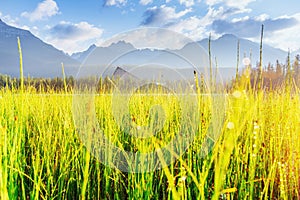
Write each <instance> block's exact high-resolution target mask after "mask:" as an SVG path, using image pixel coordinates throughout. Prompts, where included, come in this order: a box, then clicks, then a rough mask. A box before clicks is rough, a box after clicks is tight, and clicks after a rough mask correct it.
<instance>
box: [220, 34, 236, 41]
mask: <svg viewBox="0 0 300 200" xmlns="http://www.w3.org/2000/svg"><path fill="white" fill-rule="evenodd" d="M219 39H235V40H236V39H238V37H237V36H235V35H234V34H231V33H227V34H224V35H222V36H221V37H219Z"/></svg>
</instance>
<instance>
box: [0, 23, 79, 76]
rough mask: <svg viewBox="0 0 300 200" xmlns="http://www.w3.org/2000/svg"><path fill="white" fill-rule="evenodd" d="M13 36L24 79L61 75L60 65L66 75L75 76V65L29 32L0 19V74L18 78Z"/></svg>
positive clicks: (71, 60) (77, 63) (17, 63)
mask: <svg viewBox="0 0 300 200" xmlns="http://www.w3.org/2000/svg"><path fill="white" fill-rule="evenodd" d="M17 37H19V38H20V40H21V47H22V53H23V66H24V76H28V75H30V76H31V77H56V76H61V75H62V71H61V63H64V65H65V72H66V74H67V75H72V74H75V73H76V71H77V70H76V69H75V67H78V66H79V62H78V61H77V60H74V59H72V58H70V57H69V56H68V55H66V54H65V53H64V52H62V51H60V50H58V49H56V48H55V47H53V46H52V45H49V44H46V43H45V42H43V41H42V40H40V39H39V38H37V37H36V36H34V35H33V34H32V33H31V32H30V31H27V30H23V29H20V28H15V27H13V26H9V25H7V24H6V23H4V22H3V21H2V20H1V19H0V73H1V74H7V75H10V76H13V77H18V76H19V53H18V46H17Z"/></svg>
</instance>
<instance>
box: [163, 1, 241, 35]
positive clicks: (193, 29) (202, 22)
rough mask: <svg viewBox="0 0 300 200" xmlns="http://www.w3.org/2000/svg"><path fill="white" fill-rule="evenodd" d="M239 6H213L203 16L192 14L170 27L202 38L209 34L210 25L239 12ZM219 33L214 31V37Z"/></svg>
mask: <svg viewBox="0 0 300 200" xmlns="http://www.w3.org/2000/svg"><path fill="white" fill-rule="evenodd" d="M239 12H240V9H238V8H227V9H225V8H224V7H222V6H221V7H219V8H217V9H215V8H213V7H209V8H208V12H207V13H206V15H205V16H203V17H198V16H192V17H189V18H186V19H182V20H180V21H179V22H178V23H174V24H172V25H170V26H168V28H170V29H171V30H174V31H176V32H180V33H183V34H185V35H186V36H187V37H190V38H191V39H193V40H200V39H203V38H205V37H207V36H208V35H209V29H210V26H211V25H212V24H213V22H214V21H215V20H224V19H226V18H228V17H229V16H232V15H234V14H236V13H239ZM218 36H219V34H216V33H214V32H212V37H213V38H215V37H218Z"/></svg>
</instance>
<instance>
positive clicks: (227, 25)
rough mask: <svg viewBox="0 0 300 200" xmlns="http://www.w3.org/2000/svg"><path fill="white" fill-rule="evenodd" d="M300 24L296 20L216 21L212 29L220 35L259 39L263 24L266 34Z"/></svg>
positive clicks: (246, 19) (251, 19) (248, 19)
mask: <svg viewBox="0 0 300 200" xmlns="http://www.w3.org/2000/svg"><path fill="white" fill-rule="evenodd" d="M298 23H299V22H298V21H297V20H296V19H295V18H288V17H283V18H277V19H269V18H268V19H263V20H259V19H255V18H245V19H240V20H234V21H228V20H215V21H214V22H213V24H212V29H213V30H214V31H215V32H216V33H218V34H223V33H231V34H236V35H238V36H239V37H247V38H250V37H257V36H259V34H260V26H261V25H262V24H264V25H265V27H266V29H265V30H266V33H268V32H274V31H277V30H282V29H286V28H289V27H292V26H294V25H296V24H298Z"/></svg>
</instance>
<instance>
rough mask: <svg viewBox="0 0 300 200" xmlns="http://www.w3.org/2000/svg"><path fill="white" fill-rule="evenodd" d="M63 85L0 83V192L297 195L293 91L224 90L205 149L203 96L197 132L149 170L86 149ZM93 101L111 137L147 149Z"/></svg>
mask: <svg viewBox="0 0 300 200" xmlns="http://www.w3.org/2000/svg"><path fill="white" fill-rule="evenodd" d="M62 94H64V92H62V93H59V94H57V93H56V94H54V93H53V94H51V93H48V94H37V93H35V92H32V91H29V88H25V92H24V93H20V92H19V91H13V90H11V89H5V88H4V89H2V90H1V93H0V160H1V165H0V199H211V198H214V199H297V198H299V197H300V194H299V192H300V171H299V170H300V157H299V156H300V152H299V151H300V140H299V138H300V109H299V108H300V99H299V93H298V92H296V93H294V94H293V95H291V94H290V92H289V91H288V90H285V89H282V90H281V89H278V90H276V91H270V92H268V93H263V92H249V91H244V90H239V89H236V90H233V91H232V92H230V93H229V94H228V95H227V97H226V98H227V104H228V105H227V108H226V119H225V122H224V125H223V127H222V129H221V136H220V138H219V140H218V141H217V143H216V146H215V148H214V149H213V150H212V151H211V152H210V153H209V154H208V155H207V156H205V157H203V156H201V148H202V146H201V145H202V142H203V140H202V138H203V136H205V135H206V134H207V130H208V128H207V127H208V126H209V123H210V116H209V115H210V109H209V106H208V105H206V104H203V105H204V107H203V106H202V108H200V110H199V112H200V113H201V120H200V121H199V127H198V129H197V130H195V131H196V132H197V136H196V138H195V140H194V142H193V143H192V145H191V146H190V147H189V149H188V150H187V151H186V152H185V153H184V154H183V155H182V156H181V157H180V158H179V159H178V160H177V161H176V162H175V163H173V164H172V165H170V166H169V167H167V168H164V169H161V170H156V171H154V172H148V173H124V172H121V171H119V170H117V169H114V168H109V167H107V166H105V165H103V164H102V163H101V162H99V161H98V160H97V159H96V158H94V157H93V156H92V155H91V154H90V153H89V152H88V151H87V149H86V147H85V146H84V145H83V144H82V143H81V141H80V139H79V137H78V134H77V131H76V128H75V126H74V120H73V114H72V98H73V97H72V95H71V94H70V95H62ZM160 98H163V97H160ZM141 101H143V102H147V101H146V100H145V99H136V101H135V103H132V104H130V106H131V108H130V109H131V111H132V112H133V113H135V114H136V116H139V117H140V118H138V119H134V120H137V121H136V123H137V124H141V125H143V123H146V121H145V120H147V114H146V113H147V112H148V109H145V108H148V107H147V106H149V105H150V104H149V105H148V104H147V103H144V104H143V103H141ZM152 101H153V99H152ZM156 101H158V102H154V104H158V103H159V100H156ZM95 102H96V103H95V108H96V113H97V116H98V120H99V122H100V125H101V127H102V128H104V129H105V130H106V134H108V135H110V137H111V141H113V142H114V144H116V145H118V146H119V147H120V148H126V149H127V150H129V151H133V152H134V151H151V150H152V149H153V148H152V147H153V145H154V144H153V143H151V141H150V142H149V141H148V142H145V141H142V140H133V139H132V138H131V137H129V136H128V134H125V133H124V131H122V130H121V129H120V128H119V127H118V126H117V125H116V122H115V119H114V117H113V116H112V114H111V96H110V95H100V96H97V97H96V101H95ZM152 103H153V102H152ZM174 105H175V104H173V103H170V102H169V103H168V104H164V105H163V106H164V109H166V110H169V111H170V112H171V111H172V110H174V112H173V114H167V119H166V120H167V126H166V127H164V128H163V132H162V133H161V134H163V137H161V138H163V139H160V140H162V141H164V140H165V141H166V140H168V138H172V137H173V135H174V134H176V130H177V129H176V128H177V127H178V124H179V123H178V122H176V121H178V119H179V118H180V113H179V114H178V112H176V109H174ZM168 106H169V107H168ZM176 113H177V114H176ZM168 116H169V118H168ZM138 120H140V121H138ZM166 134H168V135H167V136H168V137H166ZM159 137H160V135H159V134H158V135H156V137H155V138H156V139H157V138H159ZM166 138H167V139H166ZM152 141H153V140H152ZM162 144H163V143H162Z"/></svg>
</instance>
